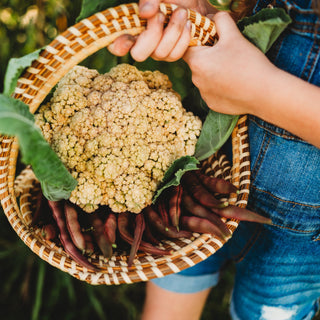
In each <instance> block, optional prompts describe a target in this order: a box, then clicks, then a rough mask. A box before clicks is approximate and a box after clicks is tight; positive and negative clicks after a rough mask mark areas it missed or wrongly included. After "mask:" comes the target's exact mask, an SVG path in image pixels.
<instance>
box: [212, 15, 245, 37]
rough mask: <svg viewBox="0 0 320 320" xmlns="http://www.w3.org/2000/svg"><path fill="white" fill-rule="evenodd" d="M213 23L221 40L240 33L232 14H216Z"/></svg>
mask: <svg viewBox="0 0 320 320" xmlns="http://www.w3.org/2000/svg"><path fill="white" fill-rule="evenodd" d="M213 21H214V23H215V25H216V30H217V34H218V36H219V39H223V38H226V37H229V36H233V35H234V34H238V33H240V31H239V29H238V27H237V25H236V24H235V22H234V20H233V19H232V18H231V16H230V14H229V13H227V12H225V11H220V12H218V13H216V14H215V15H214V17H213Z"/></svg>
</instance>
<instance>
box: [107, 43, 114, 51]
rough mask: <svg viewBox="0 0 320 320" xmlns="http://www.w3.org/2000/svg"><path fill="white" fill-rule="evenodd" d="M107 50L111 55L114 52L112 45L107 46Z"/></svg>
mask: <svg viewBox="0 0 320 320" xmlns="http://www.w3.org/2000/svg"><path fill="white" fill-rule="evenodd" d="M108 50H109V51H110V52H111V53H112V52H113V51H114V43H111V44H109V45H108Z"/></svg>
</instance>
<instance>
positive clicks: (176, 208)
mask: <svg viewBox="0 0 320 320" xmlns="http://www.w3.org/2000/svg"><path fill="white" fill-rule="evenodd" d="M182 193H183V189H182V186H181V185H178V186H174V187H173V188H171V189H170V200H169V216H170V219H171V223H172V225H173V226H174V227H176V228H177V230H179V221H180V216H181V199H182Z"/></svg>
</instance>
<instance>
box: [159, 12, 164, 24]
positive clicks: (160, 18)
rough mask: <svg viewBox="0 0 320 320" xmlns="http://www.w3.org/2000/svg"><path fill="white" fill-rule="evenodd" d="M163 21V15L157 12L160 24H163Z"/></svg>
mask: <svg viewBox="0 0 320 320" xmlns="http://www.w3.org/2000/svg"><path fill="white" fill-rule="evenodd" d="M164 20H165V16H164V14H163V13H162V12H159V13H158V21H159V22H160V23H163V22H164Z"/></svg>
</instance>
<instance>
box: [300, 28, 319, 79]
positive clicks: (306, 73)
mask: <svg viewBox="0 0 320 320" xmlns="http://www.w3.org/2000/svg"><path fill="white" fill-rule="evenodd" d="M316 29H317V28H315V32H314V33H315V35H316V34H317V32H316ZM316 44H317V41H316V39H314V41H313V44H312V48H311V49H310V51H309V54H308V59H307V62H306V65H305V67H304V69H303V71H302V73H301V74H302V78H304V79H305V80H307V81H308V80H309V79H310V77H311V75H312V73H313V70H314V65H315V63H316V61H315V59H312V58H311V57H312V56H313V55H314V47H315V45H316Z"/></svg>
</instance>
